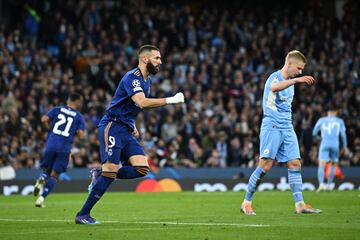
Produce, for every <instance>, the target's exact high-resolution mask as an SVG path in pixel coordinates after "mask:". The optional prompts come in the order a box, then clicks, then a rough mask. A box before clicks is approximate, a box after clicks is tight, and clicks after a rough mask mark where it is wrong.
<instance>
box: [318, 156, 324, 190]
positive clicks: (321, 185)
mask: <svg viewBox="0 0 360 240" xmlns="http://www.w3.org/2000/svg"><path fill="white" fill-rule="evenodd" d="M325 166H326V161H324V160H319V167H318V173H317V175H318V181H319V187H318V189H317V190H316V191H317V192H320V191H324V190H326V186H325V184H324V178H325Z"/></svg>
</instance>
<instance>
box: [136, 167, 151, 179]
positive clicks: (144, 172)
mask: <svg viewBox="0 0 360 240" xmlns="http://www.w3.org/2000/svg"><path fill="white" fill-rule="evenodd" d="M134 168H135V170H136V171H137V172H138V173H139V174H140V175H142V176H144V177H145V176H146V175H147V174H148V173H149V171H150V168H149V166H134Z"/></svg>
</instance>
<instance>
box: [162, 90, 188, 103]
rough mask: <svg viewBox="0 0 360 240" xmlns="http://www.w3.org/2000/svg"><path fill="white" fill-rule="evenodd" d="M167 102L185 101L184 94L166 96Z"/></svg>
mask: <svg viewBox="0 0 360 240" xmlns="http://www.w3.org/2000/svg"><path fill="white" fill-rule="evenodd" d="M165 101H166V104H175V103H183V102H184V94H183V93H181V92H180V93H177V94H175V96H172V97H168V98H165Z"/></svg>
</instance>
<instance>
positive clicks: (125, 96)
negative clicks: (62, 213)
mask: <svg viewBox="0 0 360 240" xmlns="http://www.w3.org/2000/svg"><path fill="white" fill-rule="evenodd" d="M138 59H139V65H138V67H136V68H134V69H132V70H130V71H129V72H127V73H126V74H125V75H124V77H123V78H122V79H121V81H120V83H119V86H118V88H117V89H116V92H115V95H114V97H113V99H112V101H111V104H110V106H109V107H108V108H107V109H106V113H105V115H104V116H103V118H102V119H101V121H100V123H99V126H98V127H99V128H98V130H99V131H98V132H99V140H100V155H101V162H102V169H101V171H98V172H97V173H95V175H96V176H95V177H94V179H93V182H92V184H91V190H90V193H89V196H88V198H87V200H86V202H85V204H84V205H83V207H82V209H81V210H80V212H78V214H77V215H76V217H75V223H77V224H97V223H99V222H98V221H96V220H95V219H94V218H92V217H91V216H90V211H91V209H92V208H93V207H94V205H95V204H96V202H97V201H98V200H99V199H100V198H101V197H102V196H103V194H104V193H105V191H106V190H107V188H108V187H109V186H110V184H111V183H112V182H113V180H114V179H116V178H118V179H132V178H139V177H144V176H146V175H147V173H148V172H149V170H150V169H149V165H148V162H147V158H146V156H145V152H144V150H143V148H142V147H141V145H140V143H139V142H138V140H137V137H139V132H138V130H137V129H136V126H135V119H136V116H137V115H138V113H139V112H140V111H141V110H142V109H144V108H155V107H161V106H164V105H166V104H175V103H183V102H184V95H183V94H182V93H177V94H176V95H175V96H173V97H168V98H149V96H150V85H151V79H150V76H151V75H153V74H156V73H157V72H158V71H159V69H160V65H161V55H160V51H159V49H158V48H157V47H155V46H152V45H144V46H142V47H141V48H140V49H139V51H138Z"/></svg>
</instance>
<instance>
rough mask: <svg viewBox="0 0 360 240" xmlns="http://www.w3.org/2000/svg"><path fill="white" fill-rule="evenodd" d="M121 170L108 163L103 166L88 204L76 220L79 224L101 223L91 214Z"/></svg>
mask: <svg viewBox="0 0 360 240" xmlns="http://www.w3.org/2000/svg"><path fill="white" fill-rule="evenodd" d="M118 169H119V165H118V164H113V163H110V162H106V163H104V164H103V165H102V172H101V176H100V177H99V178H98V179H97V180H96V183H95V184H94V186H93V187H92V189H91V192H90V193H89V195H88V198H87V200H86V202H85V203H84V205H83V207H82V208H81V210H80V211H79V212H78V214H77V215H76V218H75V223H77V224H97V223H99V222H98V221H96V220H95V219H94V218H92V217H91V216H90V212H91V210H92V209H93V207H94V206H95V204H96V203H97V202H98V201H99V200H100V198H101V197H102V196H103V195H104V193H105V192H106V190H107V189H108V188H109V186H110V184H111V183H112V182H113V181H114V179H115V178H116V171H117V170H118Z"/></svg>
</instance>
